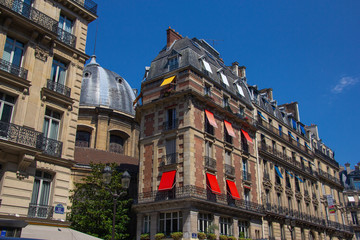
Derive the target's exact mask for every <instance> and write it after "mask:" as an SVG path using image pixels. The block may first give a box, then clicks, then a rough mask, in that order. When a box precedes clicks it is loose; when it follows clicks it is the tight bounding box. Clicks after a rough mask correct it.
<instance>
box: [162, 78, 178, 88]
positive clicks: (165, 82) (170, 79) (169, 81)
mask: <svg viewBox="0 0 360 240" xmlns="http://www.w3.org/2000/svg"><path fill="white" fill-rule="evenodd" d="M175 77H176V76H172V77H168V78H166V79H165V80H164V81H163V82H162V83H161V85H160V87H162V86H165V85H168V84H169V83H171V82H172V81H173V80H174V78H175Z"/></svg>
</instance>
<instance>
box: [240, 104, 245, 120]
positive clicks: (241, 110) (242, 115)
mask: <svg viewBox="0 0 360 240" xmlns="http://www.w3.org/2000/svg"><path fill="white" fill-rule="evenodd" d="M239 115H240V117H242V118H244V117H245V108H244V107H242V106H239Z"/></svg>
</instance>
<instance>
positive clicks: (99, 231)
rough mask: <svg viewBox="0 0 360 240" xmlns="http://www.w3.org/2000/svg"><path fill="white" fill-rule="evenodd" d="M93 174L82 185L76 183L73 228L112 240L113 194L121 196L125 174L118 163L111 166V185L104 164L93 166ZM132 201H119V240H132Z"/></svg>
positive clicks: (117, 230) (117, 221) (117, 215)
mask: <svg viewBox="0 0 360 240" xmlns="http://www.w3.org/2000/svg"><path fill="white" fill-rule="evenodd" d="M90 166H91V169H92V171H91V173H90V174H89V175H88V176H87V177H85V178H84V181H83V182H82V183H76V184H75V190H73V191H72V196H71V197H70V201H71V203H72V206H71V207H69V210H70V211H69V213H68V216H67V217H68V220H69V221H70V222H71V228H73V229H75V230H78V231H80V232H84V233H87V234H90V235H93V236H95V237H99V238H103V239H111V233H112V220H113V206H114V198H113V195H112V194H111V192H113V193H115V192H117V193H120V192H121V191H122V188H121V176H122V173H121V172H120V171H118V170H117V165H116V164H111V165H110V167H111V169H112V176H111V182H110V184H108V185H106V184H105V183H104V182H103V177H102V173H103V170H104V167H105V165H104V164H90ZM130 208H131V200H130V199H128V196H127V195H125V196H124V197H120V198H118V199H117V200H116V216H115V239H128V238H129V234H128V233H127V229H128V224H129V221H130V217H129V214H130Z"/></svg>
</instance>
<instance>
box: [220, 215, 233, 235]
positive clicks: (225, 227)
mask: <svg viewBox="0 0 360 240" xmlns="http://www.w3.org/2000/svg"><path fill="white" fill-rule="evenodd" d="M219 231H220V235H226V236H230V235H232V219H231V218H225V217H220V227H219Z"/></svg>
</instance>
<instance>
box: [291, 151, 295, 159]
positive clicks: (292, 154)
mask: <svg viewBox="0 0 360 240" xmlns="http://www.w3.org/2000/svg"><path fill="white" fill-rule="evenodd" d="M291 158H292V160H293V161H296V153H295V152H291Z"/></svg>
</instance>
